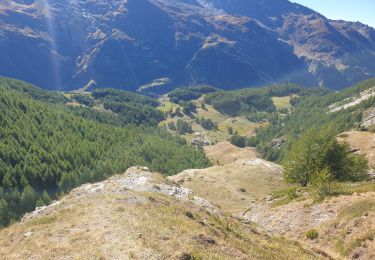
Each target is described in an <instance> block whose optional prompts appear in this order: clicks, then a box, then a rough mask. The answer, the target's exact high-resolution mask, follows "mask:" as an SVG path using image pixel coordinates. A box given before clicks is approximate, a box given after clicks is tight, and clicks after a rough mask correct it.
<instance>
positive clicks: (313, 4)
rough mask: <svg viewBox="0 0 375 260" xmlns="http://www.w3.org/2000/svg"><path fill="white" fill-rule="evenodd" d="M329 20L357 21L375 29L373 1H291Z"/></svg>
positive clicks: (374, 3)
mask: <svg viewBox="0 0 375 260" xmlns="http://www.w3.org/2000/svg"><path fill="white" fill-rule="evenodd" d="M291 2H296V3H299V4H302V5H304V6H307V7H309V8H311V9H313V10H315V11H317V12H319V13H321V14H323V15H324V16H326V17H327V18H329V19H333V20H339V19H341V20H347V21H355V22H356V21H359V22H361V23H364V24H367V25H370V26H372V27H374V28H375V0H291Z"/></svg>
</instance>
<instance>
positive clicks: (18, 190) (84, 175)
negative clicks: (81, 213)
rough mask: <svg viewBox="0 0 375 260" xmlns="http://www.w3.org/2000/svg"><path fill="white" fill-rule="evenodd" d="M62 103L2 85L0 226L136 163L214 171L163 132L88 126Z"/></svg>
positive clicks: (19, 85) (13, 84)
mask: <svg viewBox="0 0 375 260" xmlns="http://www.w3.org/2000/svg"><path fill="white" fill-rule="evenodd" d="M25 92H27V93H29V94H26V93H25ZM30 93H31V94H30ZM40 99H48V100H50V101H45V100H44V101H41V100H40ZM60 99H64V97H63V96H62V95H61V94H51V93H48V92H46V91H43V90H41V89H38V88H35V87H33V86H30V85H28V84H26V83H24V82H20V81H16V80H11V79H0V226H3V225H7V224H9V222H11V221H12V220H17V219H19V217H21V216H22V214H24V213H25V212H28V211H31V210H33V209H34V208H35V206H36V205H43V204H48V203H49V202H50V198H49V197H52V199H53V198H55V197H56V196H58V194H61V193H65V192H69V191H70V190H71V189H72V188H74V187H76V186H78V185H80V184H82V183H87V182H92V181H99V180H102V179H104V178H106V177H108V176H111V175H113V174H114V173H117V172H122V171H124V170H125V169H127V168H128V167H130V166H131V165H133V164H136V163H141V164H144V165H147V166H149V167H150V168H151V169H155V170H157V171H160V172H163V173H164V174H175V173H177V172H180V171H181V170H184V169H188V168H192V167H198V168H201V167H206V166H208V165H209V162H208V160H207V159H206V158H205V157H204V154H203V153H202V152H200V151H196V150H195V149H194V148H192V147H188V146H186V145H183V144H181V142H180V143H179V142H178V141H177V140H176V139H175V138H173V137H172V136H170V135H168V134H167V133H165V132H164V131H162V130H160V129H157V128H147V127H145V126H144V127H134V126H125V127H118V126H114V125H111V124H109V123H107V124H104V123H98V122H95V121H94V120H87V119H84V118H82V117H80V116H77V115H76V114H74V113H73V112H72V111H71V110H69V109H68V108H66V107H64V106H63V105H62V104H58V103H55V102H56V100H60ZM111 115H112V114H108V115H107V114H106V113H104V114H100V113H99V114H94V116H93V118H95V116H97V117H99V116H102V117H103V118H106V117H110V116H111ZM108 121H109V122H110V120H108ZM175 167H177V168H175Z"/></svg>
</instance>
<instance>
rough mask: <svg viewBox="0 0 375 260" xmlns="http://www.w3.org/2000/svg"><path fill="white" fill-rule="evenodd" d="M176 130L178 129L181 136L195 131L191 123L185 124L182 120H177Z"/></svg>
mask: <svg viewBox="0 0 375 260" xmlns="http://www.w3.org/2000/svg"><path fill="white" fill-rule="evenodd" d="M176 128H177V132H178V133H179V134H180V135H184V134H186V133H192V132H193V129H192V127H191V125H190V124H189V123H187V122H185V121H184V120H182V119H178V120H177V124H176Z"/></svg>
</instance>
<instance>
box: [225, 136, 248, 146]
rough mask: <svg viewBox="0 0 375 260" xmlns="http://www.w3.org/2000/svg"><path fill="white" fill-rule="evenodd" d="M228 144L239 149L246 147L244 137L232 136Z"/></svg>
mask: <svg viewBox="0 0 375 260" xmlns="http://www.w3.org/2000/svg"><path fill="white" fill-rule="evenodd" d="M229 141H230V143H231V144H233V145H235V146H237V147H240V148H244V147H246V141H247V139H246V137H243V136H240V135H237V134H235V135H233V136H232V137H231V138H230V139H229Z"/></svg>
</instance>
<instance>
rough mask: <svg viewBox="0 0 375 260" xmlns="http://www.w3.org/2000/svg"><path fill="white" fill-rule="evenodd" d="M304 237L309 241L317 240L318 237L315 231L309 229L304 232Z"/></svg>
mask: <svg viewBox="0 0 375 260" xmlns="http://www.w3.org/2000/svg"><path fill="white" fill-rule="evenodd" d="M306 237H307V238H308V239H311V240H313V239H317V238H318V237H319V232H318V231H317V230H316V229H311V230H309V231H307V232H306Z"/></svg>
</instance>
